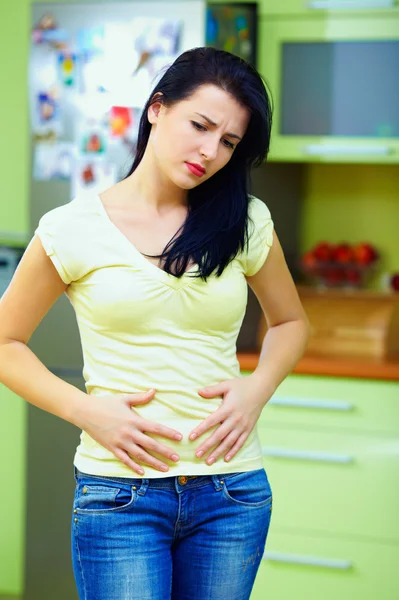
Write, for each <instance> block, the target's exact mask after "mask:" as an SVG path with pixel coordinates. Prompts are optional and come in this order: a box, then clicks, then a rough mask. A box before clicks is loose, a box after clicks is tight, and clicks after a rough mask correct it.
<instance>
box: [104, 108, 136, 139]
mask: <svg viewBox="0 0 399 600" xmlns="http://www.w3.org/2000/svg"><path fill="white" fill-rule="evenodd" d="M133 122H134V114H133V110H132V109H131V108H128V107H126V106H113V107H112V108H111V110H110V113H109V134H110V136H111V137H112V138H122V137H125V136H126V135H127V132H128V130H129V129H130V128H131V127H132V125H133Z"/></svg>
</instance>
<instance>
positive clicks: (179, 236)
mask: <svg viewBox="0 0 399 600" xmlns="http://www.w3.org/2000/svg"><path fill="white" fill-rule="evenodd" d="M204 84H213V85H216V86H218V87H220V88H222V89H223V90H225V91H226V92H228V93H229V94H231V95H232V96H233V97H234V98H235V99H236V100H237V101H238V102H239V103H240V104H241V105H242V106H245V107H246V108H247V109H248V110H249V112H250V121H249V124H248V127H247V131H246V133H245V135H244V137H243V139H242V141H241V142H240V143H239V144H238V145H237V147H236V149H235V150H234V152H233V154H232V156H231V159H230V160H229V162H228V163H227V164H226V165H225V166H224V167H223V168H222V169H220V171H218V172H217V173H215V174H214V175H213V176H212V177H210V178H209V179H208V180H206V181H205V182H204V183H202V184H200V185H198V186H197V187H195V188H194V189H191V190H188V196H187V198H188V200H187V201H188V213H187V218H186V220H185V222H184V224H183V225H182V227H181V228H180V229H179V231H178V232H176V234H175V235H174V236H173V238H172V239H171V240H170V241H169V242H168V244H167V245H166V246H165V248H164V250H163V252H162V254H160V255H159V256H157V258H160V259H161V261H162V263H163V268H164V270H165V271H166V272H167V273H170V274H172V275H174V276H175V277H181V276H182V275H183V274H184V272H185V271H186V269H187V265H188V264H189V262H190V261H192V262H193V263H194V264H196V265H198V267H199V269H198V272H197V274H196V275H195V276H197V277H201V278H202V279H203V280H204V281H206V279H207V277H209V276H210V275H211V273H213V272H215V275H216V276H220V275H221V274H222V272H223V270H224V269H225V268H226V266H227V265H228V264H229V263H230V262H231V261H232V260H233V259H234V258H235V256H236V255H237V254H238V253H239V252H240V251H242V250H244V249H245V247H246V244H247V242H248V204H249V198H248V191H247V186H248V182H249V175H250V170H251V168H252V167H255V166H259V165H261V164H262V162H263V161H264V160H265V159H266V157H267V154H268V151H269V144H270V133H271V120H272V108H271V102H270V100H269V97H268V94H267V91H266V88H265V84H264V82H263V80H262V78H261V76H260V75H259V73H258V72H257V71H256V69H255V68H254V67H252V66H251V65H250V64H249V63H247V62H246V61H245V60H243V59H241V58H239V57H238V56H235V55H234V54H230V53H229V52H224V51H223V50H216V49H214V48H205V47H204V48H193V49H192V50H188V51H187V52H184V53H183V54H181V55H180V56H179V57H178V58H177V59H176V60H175V62H174V63H173V64H172V65H171V66H170V67H169V68H168V69H167V71H166V72H165V74H164V75H163V76H162V78H161V79H160V80H159V82H158V83H157V85H156V86H155V88H154V89H153V90H152V92H151V94H150V97H149V99H148V101H147V103H146V105H145V107H144V110H143V114H142V116H141V119H140V125H139V132H138V141H137V152H136V156H135V159H134V162H133V165H132V167H131V169H130V171H129V172H128V174H127V175H126V177H129V175H131V174H132V173H133V172H134V171H135V169H136V168H137V167H138V165H139V163H140V161H141V159H142V158H143V156H144V152H145V149H146V147H147V143H148V138H149V135H150V131H151V124H150V122H149V121H148V118H147V112H148V108H149V107H150V106H151V104H153V103H154V102H157V101H158V102H159V101H161V102H162V103H163V104H164V105H165V106H168V107H170V106H172V105H173V104H175V103H176V102H179V100H183V99H185V98H188V97H189V96H191V95H192V94H193V93H194V92H195V90H196V89H197V88H198V87H199V86H201V85H204ZM159 92H161V93H162V96H161V98H160V97H159V96H158V97H156V94H157V93H159ZM190 274H191V273H190Z"/></svg>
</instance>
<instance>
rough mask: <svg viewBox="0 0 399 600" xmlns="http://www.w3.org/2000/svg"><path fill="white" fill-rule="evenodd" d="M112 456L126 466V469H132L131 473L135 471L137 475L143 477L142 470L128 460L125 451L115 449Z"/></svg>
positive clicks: (128, 457) (132, 461)
mask: <svg viewBox="0 0 399 600" xmlns="http://www.w3.org/2000/svg"><path fill="white" fill-rule="evenodd" d="M114 455H115V456H116V458H117V459H118V460H120V461H121V462H122V463H123V464H124V465H126V466H127V467H129V468H130V469H132V471H135V472H136V473H138V474H139V475H144V469H143V468H142V467H140V465H138V464H137V463H135V462H134V460H132V459H131V458H130V456H129V455H128V453H127V452H125V450H122V448H116V449H115V450H114Z"/></svg>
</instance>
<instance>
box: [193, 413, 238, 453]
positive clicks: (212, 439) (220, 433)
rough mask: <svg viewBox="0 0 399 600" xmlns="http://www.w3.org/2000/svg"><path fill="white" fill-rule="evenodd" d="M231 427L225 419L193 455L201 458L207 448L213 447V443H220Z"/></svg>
mask: <svg viewBox="0 0 399 600" xmlns="http://www.w3.org/2000/svg"><path fill="white" fill-rule="evenodd" d="M231 430H232V427H231V424H229V423H228V421H225V422H224V423H223V424H222V425H220V427H218V428H217V429H215V431H214V432H213V433H212V435H210V436H209V438H207V439H206V440H205V441H204V442H203V443H202V444H201V445H200V446H199V447H198V448H197V450H196V452H195V455H196V457H197V458H201V457H202V456H204V455H205V454H206V453H207V452H208V450H210V449H211V448H213V447H214V446H215V444H220V442H221V441H222V440H223V439H224V438H225V437H226V436H227V435H229V433H230V432H231Z"/></svg>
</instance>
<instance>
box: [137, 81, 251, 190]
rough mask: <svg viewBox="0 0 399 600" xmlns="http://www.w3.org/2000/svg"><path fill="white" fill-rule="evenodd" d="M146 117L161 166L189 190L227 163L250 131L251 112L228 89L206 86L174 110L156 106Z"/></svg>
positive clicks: (175, 106) (175, 182) (150, 142)
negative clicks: (248, 130) (247, 131)
mask: <svg viewBox="0 0 399 600" xmlns="http://www.w3.org/2000/svg"><path fill="white" fill-rule="evenodd" d="M148 119H149V121H150V123H152V129H151V135H150V139H149V144H150V145H151V149H152V151H153V153H154V156H155V161H156V163H157V166H158V168H159V169H160V170H161V171H162V172H163V173H164V174H165V175H166V176H167V177H168V178H169V179H170V180H171V181H172V182H173V183H174V184H175V185H177V186H178V187H180V188H182V189H186V190H190V189H192V188H194V187H196V186H197V185H200V184H201V183H203V182H204V181H206V180H207V179H209V178H210V177H212V175H214V174H215V173H216V172H217V171H219V170H220V169H221V168H222V167H224V166H225V164H226V163H228V162H229V160H230V158H231V157H232V155H233V153H234V149H235V148H236V146H237V144H239V143H240V139H242V138H243V136H244V134H245V131H246V129H247V126H248V122H249V111H248V109H247V108H245V107H243V106H241V104H239V103H238V102H237V100H236V99H235V98H234V97H233V96H231V95H230V94H229V93H228V92H226V91H224V90H222V89H221V88H219V87H217V86H215V85H210V84H206V85H202V86H200V87H198V88H197V89H196V91H195V92H194V93H193V94H192V95H191V96H190V97H189V98H186V99H185V100H180V101H179V102H177V103H176V104H174V105H173V106H171V107H170V108H168V107H165V106H163V105H162V104H161V103H159V102H157V103H155V104H153V105H152V106H151V107H150V108H149V110H148Z"/></svg>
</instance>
